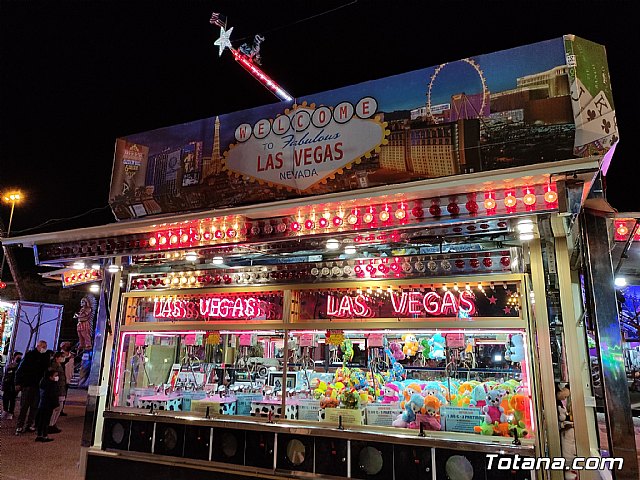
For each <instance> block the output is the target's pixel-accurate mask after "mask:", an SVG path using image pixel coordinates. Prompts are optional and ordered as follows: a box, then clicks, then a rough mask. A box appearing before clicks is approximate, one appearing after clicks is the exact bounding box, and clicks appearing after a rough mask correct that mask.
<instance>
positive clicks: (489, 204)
mask: <svg viewBox="0 0 640 480" xmlns="http://www.w3.org/2000/svg"><path fill="white" fill-rule="evenodd" d="M497 206H498V204H497V202H496V199H495V198H493V196H492V193H488V194H487V197H486V198H485V199H484V208H485V209H487V210H495V209H496V207H497Z"/></svg>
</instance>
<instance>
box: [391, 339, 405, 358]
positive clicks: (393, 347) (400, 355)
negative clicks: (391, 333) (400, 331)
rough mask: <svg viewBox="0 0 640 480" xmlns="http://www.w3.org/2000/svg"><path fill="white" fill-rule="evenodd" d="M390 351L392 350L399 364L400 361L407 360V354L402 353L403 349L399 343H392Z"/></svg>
mask: <svg viewBox="0 0 640 480" xmlns="http://www.w3.org/2000/svg"><path fill="white" fill-rule="evenodd" d="M389 350H391V353H392V354H393V358H395V359H396V360H397V361H398V362H399V361H400V360H404V359H405V354H404V352H403V351H402V347H401V346H400V344H399V343H396V342H392V343H390V344H389Z"/></svg>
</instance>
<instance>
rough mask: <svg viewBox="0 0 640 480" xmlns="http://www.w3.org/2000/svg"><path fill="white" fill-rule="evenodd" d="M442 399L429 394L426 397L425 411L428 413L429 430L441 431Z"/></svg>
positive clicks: (427, 425) (427, 424) (427, 423)
mask: <svg viewBox="0 0 640 480" xmlns="http://www.w3.org/2000/svg"><path fill="white" fill-rule="evenodd" d="M440 405H441V404H440V400H438V399H437V398H436V397H434V396H431V395H427V396H426V397H424V411H425V413H426V422H425V424H426V427H427V430H437V431H440V430H441V428H442V426H441V425H440Z"/></svg>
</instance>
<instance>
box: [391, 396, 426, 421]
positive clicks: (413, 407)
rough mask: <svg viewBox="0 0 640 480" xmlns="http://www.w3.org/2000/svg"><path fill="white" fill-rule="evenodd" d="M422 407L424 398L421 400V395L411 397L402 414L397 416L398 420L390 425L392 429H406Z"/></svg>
mask: <svg viewBox="0 0 640 480" xmlns="http://www.w3.org/2000/svg"><path fill="white" fill-rule="evenodd" d="M422 407H424V398H422V395H420V394H418V393H416V394H414V395H412V396H411V398H410V399H409V401H408V402H407V404H406V405H405V406H404V412H402V413H401V414H400V415H398V418H396V419H395V420H394V421H393V423H392V425H393V426H394V427H402V428H406V427H408V426H409V424H410V423H411V422H414V421H415V419H416V414H417V413H419V412H420V411H421V410H422Z"/></svg>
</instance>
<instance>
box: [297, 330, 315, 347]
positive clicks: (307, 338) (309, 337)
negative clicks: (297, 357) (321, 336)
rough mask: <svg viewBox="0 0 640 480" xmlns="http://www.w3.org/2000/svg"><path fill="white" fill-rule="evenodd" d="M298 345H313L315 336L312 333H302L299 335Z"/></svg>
mask: <svg viewBox="0 0 640 480" xmlns="http://www.w3.org/2000/svg"><path fill="white" fill-rule="evenodd" d="M298 345H299V346H301V347H315V345H316V336H315V335H314V334H313V333H303V334H301V335H300V337H299V340H298Z"/></svg>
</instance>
